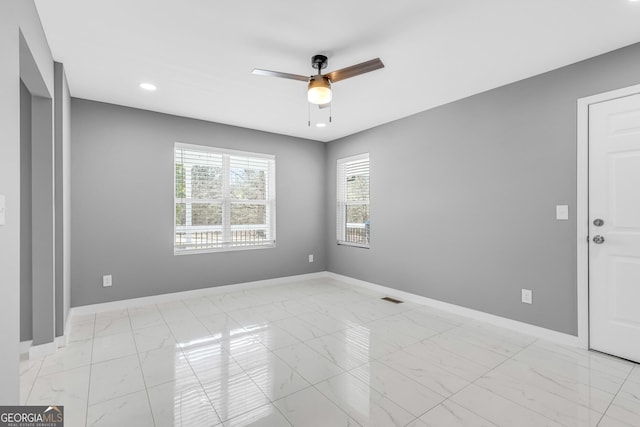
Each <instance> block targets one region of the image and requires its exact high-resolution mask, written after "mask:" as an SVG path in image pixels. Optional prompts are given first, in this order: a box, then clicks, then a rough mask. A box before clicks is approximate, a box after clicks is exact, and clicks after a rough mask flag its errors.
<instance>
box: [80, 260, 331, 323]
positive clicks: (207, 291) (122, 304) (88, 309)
mask: <svg viewBox="0 0 640 427" xmlns="http://www.w3.org/2000/svg"><path fill="white" fill-rule="evenodd" d="M323 277H327V275H326V272H324V271H321V272H317V273H309V274H300V275H297V276H286V277H280V278H276V279H266V280H258V281H255V282H245V283H236V284H231V285H222V286H216V287H212V288H203V289H194V290H191V291H182V292H173V293H169V294H161V295H153V296H149V297H141V298H132V299H126V300H120V301H111V302H104V303H100V304H91V305H83V306H79V307H73V308H71V313H70V316H71V317H73V316H78V315H83V314H93V313H101V312H105V311H111V310H123V309H125V308H130V307H140V306H143V305H148V304H162V303H166V302H172V301H178V300H182V299H188V298H196V297H201V296H206V295H215V294H221V293H225V292H234V291H238V290H241V289H255V288H260V287H263V286H269V285H279V284H286V283H292V282H298V281H301V280H311V279H318V278H323Z"/></svg>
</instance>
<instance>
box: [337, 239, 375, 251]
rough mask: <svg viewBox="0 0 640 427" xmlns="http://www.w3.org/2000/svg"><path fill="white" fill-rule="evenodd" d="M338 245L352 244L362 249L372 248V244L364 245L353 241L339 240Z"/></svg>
mask: <svg viewBox="0 0 640 427" xmlns="http://www.w3.org/2000/svg"><path fill="white" fill-rule="evenodd" d="M338 246H352V247H354V248H360V249H371V245H363V244H360V243H352V242H342V241H340V240H338Z"/></svg>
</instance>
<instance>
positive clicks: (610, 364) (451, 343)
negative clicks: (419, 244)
mask: <svg viewBox="0 0 640 427" xmlns="http://www.w3.org/2000/svg"><path fill="white" fill-rule="evenodd" d="M381 296H382V295H379V294H376V293H374V292H371V291H369V290H365V289H362V288H357V287H353V286H350V285H346V284H343V283H340V282H337V281H335V280H332V279H314V280H308V281H304V282H300V283H291V284H286V285H278V286H268V287H263V288H259V289H253V290H245V291H238V292H230V293H225V294H220V293H218V294H213V293H212V294H211V295H208V296H207V297H201V298H195V299H188V300H182V301H175V302H172V303H167V304H160V305H149V306H145V307H138V308H131V309H128V310H122V311H115V312H107V313H97V314H95V315H89V316H77V317H74V318H73V319H72V326H71V333H70V341H71V342H70V343H69V345H68V346H67V347H65V348H64V349H61V350H59V351H58V352H57V353H56V354H55V355H52V356H49V357H47V358H45V359H44V360H29V361H23V362H22V374H21V383H22V389H21V398H22V400H23V403H28V404H47V405H48V404H62V405H64V406H65V414H66V424H65V425H66V426H67V427H71V426H84V425H88V426H118V427H122V426H136V427H137V426H153V425H155V426H172V425H179V426H215V425H224V426H246V425H254V426H269V427H272V426H273V427H277V426H291V425H293V426H322V427H333V426H358V425H362V426H369V425H372V426H412V427H421V426H446V427H449V426H494V425H496V426H509V427H519V426H536V427H540V426H596V425H598V426H603V427H604V426H640V366H638V365H635V364H633V363H629V362H626V361H622V360H619V359H616V358H613V357H609V356H604V355H602V354H598V353H593V352H587V351H583V350H578V349H575V348H570V347H563V346H560V345H556V344H552V343H550V342H546V341H543V340H538V339H535V338H532V337H530V336H527V335H523V334H519V333H516V332H513V331H509V330H505V329H501V328H497V327H494V326H490V325H488V324H484V323H480V322H477V321H472V320H469V319H467V318H462V317H458V316H455V315H451V314H448V313H445V312H441V311H437V310H434V309H432V308H428V307H424V306H420V305H417V304H412V303H404V304H399V305H395V304H392V303H389V302H385V301H381V300H380V299H379V298H380V297H381Z"/></svg>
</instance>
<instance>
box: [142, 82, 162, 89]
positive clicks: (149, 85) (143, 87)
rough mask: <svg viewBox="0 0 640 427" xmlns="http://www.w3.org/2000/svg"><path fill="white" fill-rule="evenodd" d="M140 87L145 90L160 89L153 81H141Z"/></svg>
mask: <svg viewBox="0 0 640 427" xmlns="http://www.w3.org/2000/svg"><path fill="white" fill-rule="evenodd" d="M140 87H141V88H142V89H144V90H156V89H158V88H157V87H156V85H152V84H151V83H140Z"/></svg>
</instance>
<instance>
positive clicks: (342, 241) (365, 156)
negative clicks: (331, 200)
mask: <svg viewBox="0 0 640 427" xmlns="http://www.w3.org/2000/svg"><path fill="white" fill-rule="evenodd" d="M362 160H367V168H368V170H367V173H368V176H369V194H368V200H367V201H366V202H357V203H353V202H352V203H349V202H348V201H347V200H346V194H345V193H344V190H345V189H346V182H343V181H345V180H346V179H347V176H346V174H345V167H346V165H347V164H349V163H356V162H361V161H362ZM343 184H344V185H343ZM349 204H351V205H356V204H360V205H367V206H369V229H368V230H366V225H365V230H366V234H367V240H368V242H367V243H366V244H363V243H356V242H350V241H347V240H346V228H347V227H346V225H347V222H346V220H347V215H346V213H343V210H344V209H346V208H347V205H349ZM343 219H344V221H343ZM336 242H337V244H338V245H340V246H353V247H357V248H363V249H370V248H371V156H370V154H369V153H362V154H357V155H354V156H349V157H344V158H340V159H337V160H336Z"/></svg>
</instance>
